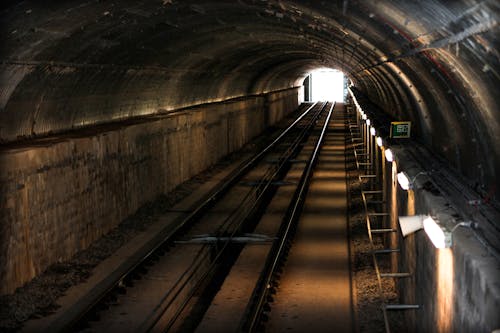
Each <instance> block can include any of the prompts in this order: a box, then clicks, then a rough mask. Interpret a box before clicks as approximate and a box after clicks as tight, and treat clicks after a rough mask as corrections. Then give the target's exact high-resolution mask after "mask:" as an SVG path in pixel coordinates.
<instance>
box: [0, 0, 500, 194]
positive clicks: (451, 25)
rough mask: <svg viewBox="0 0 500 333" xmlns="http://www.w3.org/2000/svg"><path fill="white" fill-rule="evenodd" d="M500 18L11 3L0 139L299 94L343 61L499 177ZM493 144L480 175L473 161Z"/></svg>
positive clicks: (438, 7) (404, 6) (456, 12)
mask: <svg viewBox="0 0 500 333" xmlns="http://www.w3.org/2000/svg"><path fill="white" fill-rule="evenodd" d="M28 10H32V12H31V14H27V11H28ZM498 14H499V8H498V6H497V5H495V4H494V3H492V2H488V1H486V2H480V1H472V2H470V1H455V2H453V4H452V5H451V6H450V5H449V4H448V3H447V2H446V1H432V2H427V3H426V6H416V5H415V4H413V3H411V2H400V3H395V2H390V1H379V2H377V4H375V3H372V2H348V6H347V7H346V8H344V7H343V5H342V4H331V3H327V2H322V3H308V4H302V3H299V2H295V1H267V2H263V3H255V2H252V1H238V2H234V1H213V2H203V3H202V4H200V3H198V2H195V1H185V2H177V1H174V2H173V3H172V4H170V3H168V2H167V3H165V4H162V3H161V2H158V3H149V4H147V3H144V4H137V3H134V2H131V1H130V2H129V1H125V2H123V3H120V5H114V4H107V3H82V2H80V1H76V0H75V1H73V2H71V3H68V4H64V5H63V4H58V3H49V4H48V5H47V6H46V8H41V7H40V6H39V5H36V4H35V3H32V2H29V1H27V2H23V3H22V4H18V5H13V6H11V7H10V8H6V9H4V11H3V12H2V18H3V21H4V23H5V24H4V25H3V26H2V31H1V35H2V40H3V41H4V42H3V44H4V47H3V48H2V50H1V51H0V54H1V58H2V60H3V62H2V65H1V68H2V70H1V72H2V81H1V85H2V94H1V103H0V106H1V107H2V108H1V109H0V123H1V124H2V125H0V141H1V142H4V143H9V142H15V141H17V140H19V138H24V139H25V138H36V137H39V136H45V135H49V134H50V133H57V132H62V131H67V130H71V129H75V128H81V127H86V126H92V125H96V124H101V123H106V122H109V121H116V120H120V119H122V120H124V119H129V118H133V117H140V116H145V115H151V114H156V113H159V112H163V111H165V110H175V109H178V108H184V107H189V106H192V105H197V104H202V103H210V102H215V101H223V100H226V99H230V98H235V97H241V96H246V95H251V94H260V93H264V92H269V91H274V90H280V89H286V88H290V87H293V86H297V85H300V83H301V80H302V79H303V77H304V76H305V75H306V74H307V73H308V72H310V71H312V70H313V69H315V68H318V67H331V68H338V69H339V70H341V71H343V72H344V73H345V74H346V75H347V76H348V77H349V78H350V79H351V80H352V82H354V84H355V85H356V86H357V88H358V89H360V90H361V91H362V92H363V93H364V94H366V95H367V96H369V97H370V99H372V101H373V102H375V103H377V104H378V105H379V106H381V107H382V108H383V109H384V110H385V111H386V112H387V113H389V114H391V115H392V116H394V117H395V118H400V119H403V118H405V119H411V120H413V121H414V123H415V124H416V133H418V134H419V135H421V138H420V139H421V141H423V142H425V143H426V144H427V145H428V146H430V147H432V148H433V149H434V150H435V151H436V152H437V153H438V154H440V155H442V156H444V157H445V158H447V159H448V160H449V162H450V164H452V165H454V166H455V167H457V168H458V169H460V170H461V171H462V172H463V173H464V174H465V175H466V176H467V177H468V178H470V179H472V180H473V181H475V182H478V183H480V184H481V186H488V184H489V183H495V182H498V180H497V179H496V170H495V169H496V166H497V165H499V163H500V158H499V156H500V148H498V147H496V144H495V143H496V142H498V139H499V133H500V121H499V115H498V112H497V111H498V108H497V107H496V103H495V102H494V100H495V98H494V97H495V91H496V89H497V86H498V83H499V77H498V73H497V68H498V64H499V54H498V50H497V49H496V48H495V46H496V45H497V44H498V37H497V36H498ZM450 45H451V46H452V47H455V48H456V47H460V45H462V46H463V47H462V48H461V49H460V52H459V53H456V52H455V53H453V52H452V51H450V50H448V48H449V47H450ZM457 45H458V46H457ZM478 86H481V89H479V90H478V89H477V87H478ZM450 91H451V92H450ZM495 110H496V111H495ZM463 115H465V116H463ZM442 123H446V126H448V127H449V131H448V132H447V133H443V131H439V130H437V129H438V128H441V127H442V125H443V124H442ZM469 135H471V136H472V138H473V140H472V139H471V140H468V139H467V138H468V136H469ZM449 141H452V142H453V145H455V148H453V149H452V150H454V151H456V152H459V153H450V152H449V151H448V148H446V145H447V144H448V142H449ZM491 147H493V149H494V154H493V155H494V156H493V157H492V158H488V159H487V160H486V159H485V158H484V157H483V159H485V160H484V162H483V163H482V164H484V167H483V170H481V171H480V172H479V171H478V170H477V165H476V164H475V163H473V162H471V160H472V159H474V158H481V157H480V156H484V155H485V153H486V152H487V151H488V150H489V149H491ZM460 152H461V153H460ZM457 154H458V155H460V154H462V155H464V154H465V155H466V156H465V157H464V156H458V155H457Z"/></svg>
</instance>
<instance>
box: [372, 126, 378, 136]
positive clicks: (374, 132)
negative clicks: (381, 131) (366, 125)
mask: <svg viewBox="0 0 500 333" xmlns="http://www.w3.org/2000/svg"><path fill="white" fill-rule="evenodd" d="M370 134H371V135H372V136H375V135H376V134H377V131H375V127H370Z"/></svg>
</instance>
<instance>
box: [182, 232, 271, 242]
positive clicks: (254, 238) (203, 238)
mask: <svg viewBox="0 0 500 333" xmlns="http://www.w3.org/2000/svg"><path fill="white" fill-rule="evenodd" d="M275 239H276V237H269V236H267V235H261V234H243V236H234V237H216V236H211V235H208V234H205V235H196V236H194V237H193V238H191V239H189V240H181V241H176V242H175V243H179V244H210V243H218V242H231V243H257V244H258V243H272V242H273V241H274V240H275Z"/></svg>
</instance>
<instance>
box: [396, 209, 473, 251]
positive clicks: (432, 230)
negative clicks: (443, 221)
mask: <svg viewBox="0 0 500 333" xmlns="http://www.w3.org/2000/svg"><path fill="white" fill-rule="evenodd" d="M399 227H400V228H401V233H402V234H403V237H406V236H408V235H410V234H412V233H414V232H416V231H418V230H420V229H424V230H425V233H426V234H427V237H429V239H430V240H431V242H432V244H433V245H434V246H435V247H436V248H437V249H444V248H447V247H451V245H452V243H453V238H452V234H453V232H454V231H455V230H456V229H457V228H458V227H468V228H473V229H474V228H477V223H475V222H460V223H458V224H457V225H455V226H454V227H453V229H451V231H449V230H448V229H446V228H444V227H442V226H441V225H440V224H439V223H438V222H437V221H436V220H434V219H433V218H432V217H431V216H429V215H413V216H400V217H399Z"/></svg>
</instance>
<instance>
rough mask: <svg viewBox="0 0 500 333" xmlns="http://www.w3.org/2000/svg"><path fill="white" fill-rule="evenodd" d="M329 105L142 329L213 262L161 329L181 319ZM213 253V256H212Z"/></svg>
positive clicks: (200, 254)
mask: <svg viewBox="0 0 500 333" xmlns="http://www.w3.org/2000/svg"><path fill="white" fill-rule="evenodd" d="M326 106H327V104H326V103H324V104H323V105H322V106H321V108H319V109H318V111H317V112H316V114H315V115H314V116H313V117H312V119H311V120H310V121H309V123H308V124H307V126H306V128H305V129H304V130H303V131H302V132H301V134H300V135H298V136H297V137H295V140H294V142H293V143H292V144H291V145H290V147H288V149H287V150H286V151H285V152H284V153H283V154H282V155H281V157H280V158H279V160H280V163H278V165H277V166H275V167H272V168H270V169H269V171H268V172H267V173H266V175H264V177H263V181H262V182H260V185H259V186H257V187H256V188H255V189H253V190H252V191H250V192H249V193H248V194H247V195H246V196H245V198H244V199H243V201H242V202H241V204H239V205H238V207H236V208H235V209H234V210H233V211H232V213H231V214H230V215H229V217H228V218H227V219H226V220H225V221H224V223H223V224H222V225H221V226H220V227H219V228H218V229H217V230H216V232H215V237H216V238H217V237H218V236H224V238H225V240H224V241H223V242H219V243H216V244H215V251H216V253H215V254H213V246H212V245H205V246H203V247H202V248H201V249H200V250H199V252H198V253H197V255H196V256H195V258H194V259H193V261H192V262H191V264H190V266H189V267H188V269H187V270H186V271H185V272H184V273H183V274H182V276H181V277H180V278H179V279H178V281H177V283H176V285H175V286H174V288H172V289H171V291H174V290H175V295H174V296H173V297H169V296H170V293H171V291H169V293H167V294H166V295H165V296H164V300H166V302H165V303H162V304H161V305H160V308H159V309H158V311H156V312H155V313H153V314H152V315H151V316H150V317H149V318H148V319H147V320H146V321H145V323H144V324H143V325H142V326H141V329H140V331H144V332H145V331H152V330H156V327H155V325H157V323H158V322H159V321H160V320H161V319H162V317H163V314H164V313H166V312H167V311H168V309H169V308H170V306H171V304H173V302H174V301H175V300H176V297H177V296H178V295H179V294H180V293H181V292H182V291H183V290H184V288H185V287H186V286H188V285H189V283H190V282H192V278H193V277H194V276H195V274H196V273H197V272H198V269H199V268H200V267H202V266H203V263H206V262H210V265H209V267H208V268H206V270H205V272H203V274H202V277H201V278H199V279H198V281H197V282H196V283H195V286H194V287H193V288H191V290H190V292H189V293H188V295H187V297H185V299H184V300H183V302H182V303H181V305H180V306H179V307H178V308H177V309H176V310H175V314H174V316H173V317H172V318H171V319H170V320H168V323H167V324H166V326H165V324H162V325H163V327H161V330H167V331H168V330H169V329H170V328H171V327H172V326H173V325H174V323H175V322H176V320H177V318H178V317H179V316H180V315H181V313H182V311H183V309H184V308H185V307H186V306H187V304H188V302H189V301H190V299H191V298H192V296H193V295H194V293H195V292H196V291H197V290H198V289H199V288H200V287H201V285H202V283H203V282H204V280H205V279H206V278H207V277H208V276H209V275H210V274H211V273H212V272H213V271H214V270H215V269H216V267H217V264H218V262H219V261H220V260H221V259H222V257H223V255H224V254H225V251H226V250H227V248H228V246H229V244H231V243H232V239H233V238H234V237H235V236H236V234H237V233H238V232H239V231H241V228H242V225H243V224H244V222H245V221H246V219H247V217H248V216H250V215H251V214H252V213H253V212H254V209H255V208H256V207H257V206H258V205H259V204H260V203H261V202H262V200H263V198H264V196H265V194H266V193H267V190H268V189H270V186H271V183H272V181H273V180H274V178H275V177H276V176H277V174H278V173H279V172H280V171H281V170H282V169H283V168H284V166H285V164H286V162H287V161H288V160H290V159H291V158H293V157H294V155H295V153H296V150H297V149H298V147H299V145H300V143H301V142H302V141H303V139H304V138H305V137H306V135H307V133H308V132H310V130H311V129H312V128H313V127H314V124H315V121H316V119H317V118H318V117H319V116H320V115H321V114H322V113H323V110H324V109H325V107H326ZM230 229H232V230H230ZM210 253H211V256H210V255H209V254H210ZM210 257H212V258H210ZM178 284H179V285H178ZM167 298H168V300H167Z"/></svg>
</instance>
